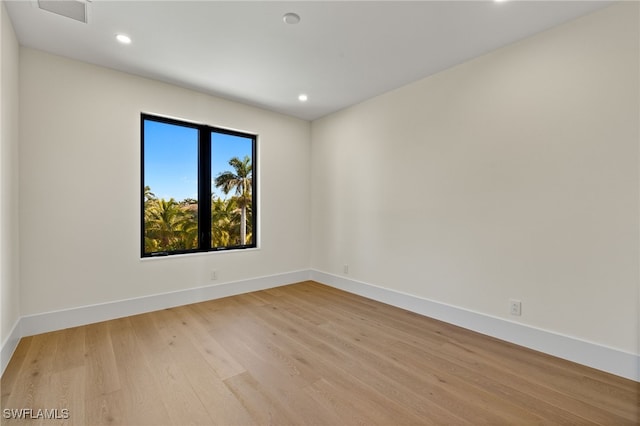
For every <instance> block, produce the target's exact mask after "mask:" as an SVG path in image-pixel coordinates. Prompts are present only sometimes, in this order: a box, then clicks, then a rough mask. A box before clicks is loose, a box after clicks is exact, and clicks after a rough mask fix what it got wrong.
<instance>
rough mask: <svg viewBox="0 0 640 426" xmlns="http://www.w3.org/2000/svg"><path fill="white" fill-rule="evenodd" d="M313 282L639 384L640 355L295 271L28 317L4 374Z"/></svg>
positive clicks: (1, 361) (4, 358)
mask: <svg viewBox="0 0 640 426" xmlns="http://www.w3.org/2000/svg"><path fill="white" fill-rule="evenodd" d="M309 279H312V280H314V281H317V282H319V283H322V284H325V285H328V286H331V287H335V288H338V289H341V290H344V291H348V292H350V293H354V294H358V295H361V296H364V297H367V298H369V299H373V300H377V301H380V302H383V303H387V304H389V305H393V306H397V307H399V308H403V309H406V310H409V311H412V312H415V313H418V314H421V315H425V316H428V317H431V318H435V319H438V320H440V321H445V322H447V323H450V324H454V325H457V326H460V327H463V328H466V329H469V330H473V331H477V332H479V333H482V334H486V335H488V336H492V337H495V338H498V339H501V340H505V341H508V342H511V343H515V344H517V345H520V346H524V347H527V348H531V349H534V350H537V351H540V352H544V353H547V354H549V355H553V356H557V357H559V358H563V359H567V360H569V361H573V362H577V363H579V364H582V365H586V366H589V367H593V368H596V369H598V370H602V371H606V372H608V373H611V374H615V375H618V376H622V377H625V378H628V379H631V380H635V381H637V382H640V355H636V354H631V353H627V352H623V351H620V350H617V349H613V348H609V347H606V346H602V345H598V344H596V343H592V342H586V341H584V340H580V339H577V338H574V337H570V336H564V335H561V334H558V333H554V332H551V331H547V330H542V329H538V328H535V327H531V326H528V325H525V324H521V323H516V322H512V321H508V320H506V319H503V318H498V317H492V316H489V315H486V314H481V313H478V312H473V311H469V310H466V309H462V308H459V307H455V306H450V305H447V304H444V303H440V302H436V301H432V300H428V299H424V298H420V297H417V296H414V295H410V294H406V293H402V292H398V291H394V290H389V289H386V288H383V287H378V286H374V285H371V284H367V283H364V282H360V281H356V280H352V279H348V278H345V277H340V276H337V275H332V274H328V273H325V272H321V271H316V270H302V271H294V272H288V273H284V274H278V275H271V276H266V277H258V278H252V279H248V280H242V281H235V282H229V283H224V284H219V285H211V286H206V287H198V288H191V289H187V290H179V291H175V292H170V293H162V294H154V295H150V296H144V297H139V298H135V299H126V300H119V301H114V302H108V303H102V304H97V305H89V306H81V307H78V308H71V309H65V310H60V311H54V312H46V313H42V314H35V315H27V316H23V317H21V318H19V319H18V321H16V323H15V324H14V326H13V328H12V330H11V333H10V334H9V337H8V338H7V339H6V340H5V341H4V342H3V343H2V349H1V351H0V374H2V373H4V370H5V368H6V367H7V365H8V364H9V360H10V359H11V356H12V355H13V352H14V351H15V349H16V347H17V345H18V342H19V341H20V339H21V338H22V337H25V336H32V335H35V334H40V333H46V332H49V331H56V330H62V329H65V328H70V327H76V326H80V325H86V324H92V323H96V322H100V321H107V320H110V319H116V318H122V317H126V316H130V315H136V314H142V313H145V312H152V311H157V310H160V309H166V308H171V307H176V306H182V305H187V304H190V303H197V302H203V301H206V300H213V299H219V298H222V297H227V296H234V295H237V294H243V293H248V292H251V291H257V290H264V289H268V288H274V287H279V286H283V285H288V284H294V283H297V282H301V281H306V280H309Z"/></svg>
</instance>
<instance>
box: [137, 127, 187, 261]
mask: <svg viewBox="0 0 640 426" xmlns="http://www.w3.org/2000/svg"><path fill="white" fill-rule="evenodd" d="M197 200H198V130H197V129H194V128H191V127H185V126H178V125H175V124H168V123H162V122H157V121H152V120H145V121H144V246H145V249H144V251H145V253H154V252H165V251H180V250H190V249H195V248H197V247H198V201H197Z"/></svg>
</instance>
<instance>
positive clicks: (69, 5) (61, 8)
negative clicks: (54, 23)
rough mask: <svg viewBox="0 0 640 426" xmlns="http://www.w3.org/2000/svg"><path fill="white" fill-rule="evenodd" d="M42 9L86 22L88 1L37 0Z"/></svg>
mask: <svg viewBox="0 0 640 426" xmlns="http://www.w3.org/2000/svg"><path fill="white" fill-rule="evenodd" d="M38 7H39V8H40V9H42V10H46V11H48V12H52V13H55V14H57V15H60V16H65V17H67V18H71V19H75V20H76V21H80V22H83V23H85V24H86V23H87V15H88V13H87V12H88V11H87V8H88V7H89V3H88V2H87V1H84V0H38Z"/></svg>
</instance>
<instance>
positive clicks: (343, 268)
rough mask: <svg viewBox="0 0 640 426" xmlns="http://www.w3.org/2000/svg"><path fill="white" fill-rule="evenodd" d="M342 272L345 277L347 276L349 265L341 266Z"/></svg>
mask: <svg viewBox="0 0 640 426" xmlns="http://www.w3.org/2000/svg"><path fill="white" fill-rule="evenodd" d="M342 272H344V274H345V275H349V265H342Z"/></svg>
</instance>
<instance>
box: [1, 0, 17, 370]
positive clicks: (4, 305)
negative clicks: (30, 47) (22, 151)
mask: <svg viewBox="0 0 640 426" xmlns="http://www.w3.org/2000/svg"><path fill="white" fill-rule="evenodd" d="M0 34H1V35H0V37H1V43H0V45H1V46H0V52H1V58H0V80H1V83H0V312H1V314H0V324H1V326H0V342H1V343H2V345H3V346H2V347H3V348H5V346H6V347H7V349H8V352H7V353H6V354H5V352H3V353H2V355H3V359H2V363H1V364H2V367H3V368H4V362H5V361H6V360H5V359H4V356H5V355H10V353H11V352H12V351H13V348H15V344H16V343H17V341H16V342H7V340H9V339H10V334H11V330H12V328H13V327H14V325H15V324H16V322H17V320H18V318H19V316H20V311H19V303H20V300H19V260H18V259H19V258H18V247H19V242H18V42H17V40H16V36H15V33H14V31H13V26H12V25H11V21H10V20H9V16H8V14H7V11H6V9H5V5H4V2H2V3H1V4H0ZM5 343H7V344H6V345H5Z"/></svg>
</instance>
